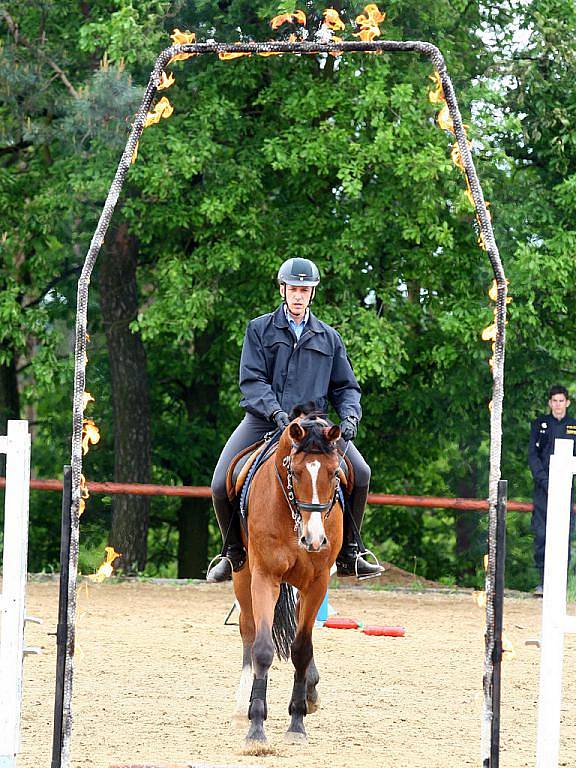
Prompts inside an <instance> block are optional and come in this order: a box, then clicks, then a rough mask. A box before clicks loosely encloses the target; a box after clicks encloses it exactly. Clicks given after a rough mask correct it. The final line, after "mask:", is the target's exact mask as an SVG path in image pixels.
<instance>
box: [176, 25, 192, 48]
mask: <svg viewBox="0 0 576 768" xmlns="http://www.w3.org/2000/svg"><path fill="white" fill-rule="evenodd" d="M170 40H172V42H173V43H174V45H186V43H195V42H196V32H190V31H189V30H186V32H181V31H180V30H179V29H178V28H176V29H174V30H172V34H171V35H170Z"/></svg>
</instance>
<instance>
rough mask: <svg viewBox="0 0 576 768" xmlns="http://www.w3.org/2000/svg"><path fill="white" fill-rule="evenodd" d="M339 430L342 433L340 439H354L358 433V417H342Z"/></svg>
mask: <svg viewBox="0 0 576 768" xmlns="http://www.w3.org/2000/svg"><path fill="white" fill-rule="evenodd" d="M340 432H341V433H342V440H345V441H346V442H348V441H349V440H354V438H355V437H356V435H357V434H358V419H357V418H356V416H346V418H345V419H342V422H341V424H340Z"/></svg>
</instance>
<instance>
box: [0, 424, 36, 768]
mask: <svg viewBox="0 0 576 768" xmlns="http://www.w3.org/2000/svg"><path fill="white" fill-rule="evenodd" d="M0 452H1V453H5V454H6V492H5V504H4V546H3V556H2V596H1V602H0V609H1V610H0V768H13V767H14V766H15V765H16V754H17V752H18V750H19V746H20V707H21V703H22V660H23V653H24V604H25V591H26V571H27V562H28V499H29V492H30V435H29V433H28V422H27V421H9V422H8V435H7V436H6V437H0Z"/></svg>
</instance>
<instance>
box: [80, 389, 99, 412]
mask: <svg viewBox="0 0 576 768" xmlns="http://www.w3.org/2000/svg"><path fill="white" fill-rule="evenodd" d="M95 402H96V401H95V400H94V398H93V397H92V395H91V394H90V392H84V394H83V395H82V410H83V411H85V410H86V407H87V405H88V403H95Z"/></svg>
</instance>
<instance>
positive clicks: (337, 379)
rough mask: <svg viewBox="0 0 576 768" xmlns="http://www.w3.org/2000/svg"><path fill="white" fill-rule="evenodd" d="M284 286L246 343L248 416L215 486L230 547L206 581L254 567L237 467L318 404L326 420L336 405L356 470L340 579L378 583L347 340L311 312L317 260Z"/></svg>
mask: <svg viewBox="0 0 576 768" xmlns="http://www.w3.org/2000/svg"><path fill="white" fill-rule="evenodd" d="M277 279H278V285H279V288H280V295H281V297H282V304H281V305H280V306H279V307H278V308H277V309H276V310H275V311H274V312H270V313H269V314H266V315H261V316H260V317H257V318H255V319H254V320H251V321H250V322H249V323H248V328H247V329H246V335H245V337H244V345H243V347H242V356H241V358H240V389H241V391H242V395H243V397H242V400H241V401H240V405H241V406H242V407H243V408H244V409H245V410H246V415H245V416H244V419H243V420H242V421H241V422H240V424H239V425H238V427H237V428H236V429H235V430H234V432H233V433H232V435H231V436H230V438H229V439H228V442H227V443H226V445H225V446H224V449H223V450H222V453H221V455H220V458H219V460H218V463H217V465H216V468H215V470H214V475H213V478H212V484H211V488H212V501H213V504H214V510H215V512H216V517H217V519H218V525H219V527H220V532H221V533H222V539H223V541H224V547H223V549H222V560H220V562H218V563H217V564H216V565H215V566H214V567H213V568H211V569H210V570H209V572H208V574H207V576H206V579H207V581H209V582H219V581H226V580H227V579H230V578H231V576H232V570H234V571H239V570H240V569H241V568H242V567H243V566H244V564H245V562H246V550H245V549H244V544H243V543H242V535H241V530H240V521H239V519H238V514H237V512H236V511H235V509H234V508H233V506H232V505H231V503H230V501H229V500H228V496H227V493H226V472H227V470H228V467H229V465H230V462H231V461H232V459H233V458H234V456H236V454H237V453H239V452H240V451H241V450H243V449H244V448H247V447H248V446H249V445H252V444H253V443H255V442H257V441H259V440H261V439H262V438H263V437H264V435H265V434H266V433H267V432H270V431H273V430H274V429H275V428H281V429H284V428H285V427H286V426H288V424H289V423H290V419H289V417H288V414H289V413H290V412H291V411H292V410H293V409H294V407H295V406H296V405H302V404H304V403H306V404H310V403H311V404H313V406H314V408H315V409H316V411H318V412H320V413H326V412H327V410H328V404H329V403H331V404H332V406H333V407H334V409H335V410H336V412H337V414H338V416H339V417H340V419H341V423H340V429H341V432H342V439H341V441H340V447H341V448H342V449H343V450H346V456H347V457H348V459H349V460H350V462H351V464H352V467H353V469H354V490H353V491H352V493H351V494H350V499H349V503H348V507H349V514H345V515H344V542H343V545H342V549H341V551H340V554H339V555H338V558H337V561H336V563H337V568H338V574H339V575H341V576H351V575H354V574H355V573H356V572H357V573H358V575H359V576H378V575H379V574H380V573H382V572H383V570H384V569H383V568H382V567H381V566H380V565H376V564H374V565H373V564H371V563H368V562H367V561H366V560H364V559H363V558H362V557H360V554H359V547H358V544H357V540H356V539H357V535H356V534H357V533H359V531H360V527H361V525H362V518H363V516H364V508H365V506H366V498H367V496H368V485H369V482H370V467H369V466H368V464H367V463H366V461H365V460H364V458H363V457H362V455H361V454H360V452H359V451H358V449H357V448H356V447H355V446H354V444H353V443H352V442H351V441H352V440H353V439H354V438H355V437H356V434H357V431H358V422H359V421H360V418H361V416H362V409H361V407H360V387H359V385H358V382H357V381H356V377H355V376H354V372H353V370H352V366H351V365H350V361H349V360H348V357H347V355H346V349H345V347H344V342H343V341H342V338H341V337H340V334H339V333H338V332H337V331H335V330H334V328H332V327H331V326H329V325H327V324H326V323H323V322H322V321H321V320H319V319H318V318H317V317H315V316H314V315H313V314H312V312H311V311H310V303H311V302H312V300H313V298H314V293H315V291H316V287H317V286H318V284H319V283H320V273H319V272H318V268H317V267H316V265H315V264H314V263H313V262H312V261H310V260H309V259H299V258H295V259H288V260H287V261H285V262H284V263H283V264H282V266H281V267H280V269H279V271H278V276H277ZM350 517H352V521H351V520H350Z"/></svg>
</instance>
